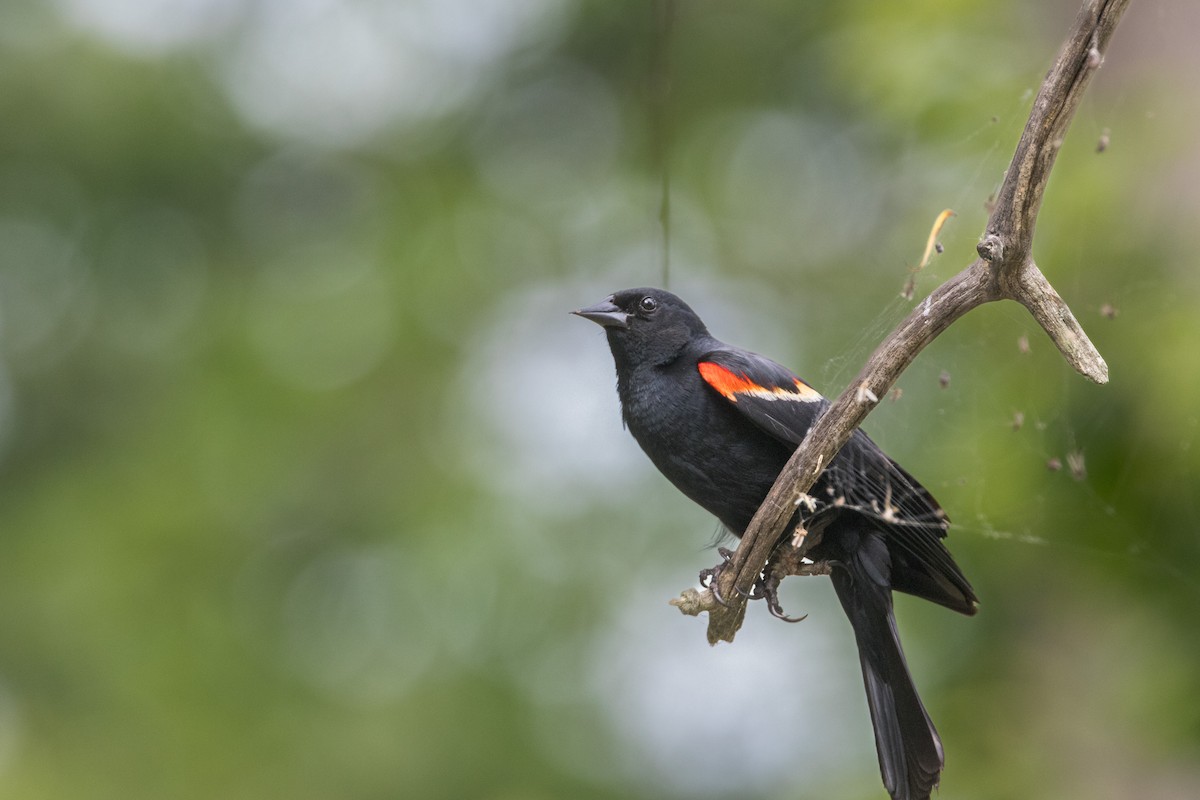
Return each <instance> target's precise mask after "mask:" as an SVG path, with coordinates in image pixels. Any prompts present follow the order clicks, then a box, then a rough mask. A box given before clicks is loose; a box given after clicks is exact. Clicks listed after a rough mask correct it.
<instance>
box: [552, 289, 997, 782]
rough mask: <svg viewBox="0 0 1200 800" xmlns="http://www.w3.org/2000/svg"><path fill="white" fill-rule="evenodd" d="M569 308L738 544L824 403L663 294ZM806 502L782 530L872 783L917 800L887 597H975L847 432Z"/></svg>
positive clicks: (910, 715) (919, 730) (916, 770)
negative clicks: (857, 715)
mask: <svg viewBox="0 0 1200 800" xmlns="http://www.w3.org/2000/svg"><path fill="white" fill-rule="evenodd" d="M574 313H575V314H578V315H579V316H581V317H584V318H586V319H590V320H592V321H593V322H596V323H599V324H600V325H602V326H604V330H605V332H606V334H607V335H608V344H609V348H610V349H611V350H612V354H613V360H614V361H615V362H616V367H617V394H618V396H619V397H620V400H621V413H622V416H623V417H624V420H625V425H626V427H627V428H628V429H629V431H630V433H632V434H633V437H634V438H635V439H637V442H638V444H640V445H641V447H642V449H643V450H644V451H645V452H646V455H648V456H650V460H651V461H653V462H654V465H655V466H656V467H658V469H659V470H660V471H661V472H662V473H663V475H665V476H666V477H667V479H668V480H670V481H671V483H673V484H675V487H676V488H678V489H679V490H680V491H681V492H683V493H684V494H685V495H687V496H688V497H690V498H691V499H692V500H694V501H695V502H697V503H699V504H700V505H701V506H702V507H704V508H705V509H706V510H708V511H709V512H711V513H712V514H714V515H715V516H716V517H717V519H719V520H720V521H721V523H722V524H723V525H724V526H725V527H726V528H728V529H729V531H730V532H732V533H733V534H734V535H735V536H741V535H742V533H743V531H745V529H746V527H747V526H748V525H749V524H750V519H751V518H752V517H753V516H754V513H755V511H756V510H757V509H758V506H759V504H760V503H761V502H762V500H763V498H764V497H766V495H767V492H768V491H770V489H771V486H772V485H773V484H774V482H775V478H776V477H777V476H778V475H779V472H780V471H781V470H782V469H783V466H784V464H785V463H786V462H787V460H788V458H789V457H790V456H791V454H792V452H793V451H794V450H795V449H796V447H797V446H798V445H799V444H800V441H801V440H802V439H803V438H804V435H805V434H806V433H807V432H808V428H809V426H810V425H812V423H813V422H814V421H815V420H816V419H817V417H818V416H819V415H820V414H821V413H822V411H823V410H824V409H825V408H827V407H828V405H829V403H828V401H827V400H825V399H824V398H823V397H821V395H820V394H819V393H818V392H817V391H816V390H815V389H813V388H812V387H810V386H809V385H808V384H806V383H805V382H804V381H802V380H800V379H799V378H797V377H796V376H795V375H793V374H792V373H791V372H790V371H788V370H787V369H785V368H784V367H782V366H780V365H779V364H776V363H775V362H773V361H770V360H768V359H766V358H763V357H762V356H759V355H756V354H754V353H751V352H748V351H746V350H741V349H739V348H736V347H731V346H730V345H727V344H724V343H723V342H720V341H718V340H716V339H714V338H713V337H712V336H711V335H709V332H708V329H707V328H705V327H704V323H703V322H701V321H700V318H699V317H698V316H696V313H695V312H694V311H692V309H691V308H689V307H688V305H687V304H686V303H684V302H683V301H682V300H680V299H679V298H678V297H676V296H675V295H673V294H671V293H670V292H665V291H662V290H660V289H627V290H625V291H621V292H617V293H616V294H614V295H611V296H610V297H608V298H606V299H605V300H602V301H601V302H599V303H597V304H596V305H593V306H589V307H587V308H582V309H579V310H578V311H575V312H574ZM810 494H811V502H809V503H806V504H802V505H801V506H800V507H798V510H797V515H796V518H795V519H794V520H793V524H803V525H804V526H805V528H806V529H807V530H808V531H809V534H810V535H812V533H814V532H817V531H819V532H820V533H821V538H820V542H819V544H817V545H816V546H815V547H814V548H813V549H812V550H811V551H810V552H809V554H808V556H809V557H810V558H811V559H813V560H814V561H824V562H826V563H828V564H829V565H830V566H831V567H832V569H831V572H830V579H831V580H832V582H833V588H834V590H835V591H836V592H837V596H838V600H840V601H841V604H842V608H843V609H844V610H845V612H846V616H847V617H849V618H850V624H851V625H852V626H853V628H854V638H855V640H856V641H857V643H858V653H859V659H860V661H861V662H862V673H863V680H864V682H865V684H866V689H867V702H868V705H869V706H870V710H871V721H872V723H873V724H874V728H875V745H876V748H877V750H878V752H879V768H880V772H881V773H882V775H883V783H884V786H885V787H886V788H887V790H888V793H889V794H890V795H891V796H892V797H893V798H895V800H918V799H919V798H928V797H929V795H930V792H931V791H932V790H933V788H934V787H936V786H937V784H938V780H939V777H940V775H941V771H942V766H943V763H944V759H943V755H942V743H941V739H940V738H939V737H938V734H937V731H936V730H935V729H934V727H933V722H932V721H930V719H929V715H928V714H927V713H926V711H925V707H924V706H923V705H922V704H921V699H920V697H918V696H917V690H916V687H915V686H914V685H913V681H912V677H911V676H910V675H909V674H908V667H907V665H906V664H905V661H904V653H903V651H902V650H901V648H900V639H899V637H898V635H897V632H896V621H895V618H894V617H893V615H892V590H893V589H895V590H898V591H901V592H907V593H909V594H913V595H916V596H918V597H923V598H925V599H927V600H931V601H933V602H935V603H939V604H941V605H944V606H946V607H947V608H951V609H953V610H955V611H958V612H960V613H963V614H974V613H975V605H976V603H977V598H976V597H975V593H974V591H973V590H972V589H971V585H970V584H969V583H968V582H967V579H966V578H965V577H963V574H962V572H961V571H960V570H959V568H958V566H957V565H956V564H955V563H954V560H953V559H952V558H951V556H950V553H949V551H947V550H946V547H945V545H943V544H942V539H943V538H945V536H946V528H947V526H948V524H949V523H948V520H947V519H946V515H945V514H944V513H943V512H942V509H941V507H939V506H938V504H937V501H936V500H934V499H933V496H932V495H930V494H929V492H928V491H926V489H925V488H924V487H923V486H921V484H919V483H918V482H917V481H916V479H915V478H913V477H912V476H911V475H909V474H908V473H907V472H905V471H904V470H903V469H902V468H901V467H900V466H899V465H898V464H896V462H894V461H892V459H890V458H889V457H888V456H887V455H885V454H884V452H883V451H882V450H880V449H879V447H878V446H877V445H876V444H875V443H874V442H872V441H871V439H870V438H868V437H867V435H866V434H865V433H863V432H862V431H861V430H858V431H855V432H854V436H853V437H852V438H851V439H850V441H849V442H848V443H847V444H846V446H845V447H844V448H842V451H841V453H839V454H838V456H837V458H835V459H834V460H833V462H832V463H831V464H830V465H829V467H827V468H826V470H825V471H824V473H823V474H822V475H821V477H820V478H819V479H818V481H817V482H816V484H815V485H814V487H813V489H812V490H811V491H810ZM790 530H791V527H789V528H788V529H786V531H790ZM785 538H787V533H786V532H785V535H784V538H781V542H782V541H783V540H784V539H785Z"/></svg>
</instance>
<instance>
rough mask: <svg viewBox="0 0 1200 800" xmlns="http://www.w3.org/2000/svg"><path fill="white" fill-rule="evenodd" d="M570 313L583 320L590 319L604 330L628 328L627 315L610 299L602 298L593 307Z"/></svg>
mask: <svg viewBox="0 0 1200 800" xmlns="http://www.w3.org/2000/svg"><path fill="white" fill-rule="evenodd" d="M571 313H572V314H575V315H576V316H580V317H583V318H584V319H590V320H591V321H592V322H594V323H596V324H597V325H600V326H603V327H605V328H628V327H629V315H628V314H626V313H625V312H624V311H622V310H621V309H620V308H619V307H618V306H617V305H616V304H615V303H613V301H612V298H611V297H606V298H604V299H603V300H601V301H600V302H599V303H596V305H594V306H588V307H587V308H581V309H579V310H578V311H572V312H571Z"/></svg>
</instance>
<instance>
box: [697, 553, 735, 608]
mask: <svg viewBox="0 0 1200 800" xmlns="http://www.w3.org/2000/svg"><path fill="white" fill-rule="evenodd" d="M717 555H719V556H721V563H720V564H717V565H716V566H715V567H710V568H708V569H702V570H700V585H701V586H703V587H704V588H705V589H708V590H709V591H710V592H712V596H713V599H714V600H716V601H717V602H718V603H720V604H721V605H723V606H725V607H726V608H731V605H730V604H729V603H728V602H727V601H726V600H725V598H724V597H722V596H721V587H720V580H719V579H720V577H721V573H722V572H724V571H725V568H726V567H727V566H729V560H730V559H731V558H733V551H732V550H730V549H729V548H728V547H718V548H717Z"/></svg>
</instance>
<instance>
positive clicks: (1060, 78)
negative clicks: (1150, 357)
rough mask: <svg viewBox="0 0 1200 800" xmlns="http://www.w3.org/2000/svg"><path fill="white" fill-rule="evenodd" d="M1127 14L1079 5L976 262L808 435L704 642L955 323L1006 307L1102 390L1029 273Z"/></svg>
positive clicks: (1083, 340) (1097, 362)
mask: <svg viewBox="0 0 1200 800" xmlns="http://www.w3.org/2000/svg"><path fill="white" fill-rule="evenodd" d="M1128 5H1129V0H1085V2H1084V4H1083V7H1082V8H1081V9H1080V11H1079V14H1078V16H1077V17H1076V18H1075V22H1074V24H1073V25H1072V28H1071V31H1070V33H1069V34H1068V35H1067V38H1066V40H1065V41H1064V42H1063V45H1062V47H1061V49H1060V50H1059V53H1058V57H1057V58H1056V59H1055V61H1054V66H1052V67H1051V69H1050V71H1049V73H1047V75H1046V78H1045V80H1044V81H1043V82H1042V87H1041V89H1040V90H1039V91H1038V94H1037V98H1036V99H1035V100H1034V103H1033V109H1032V110H1031V111H1030V114H1029V121H1028V122H1027V123H1026V125H1025V130H1024V132H1023V133H1022V134H1021V139H1020V142H1019V143H1018V144H1017V149H1016V152H1015V154H1014V155H1013V160H1012V163H1011V164H1010V165H1009V167H1008V170H1007V171H1006V173H1005V176H1004V183H1003V185H1002V186H1001V188H1000V191H999V193H998V194H997V196H996V204H995V207H994V208H993V210H992V213H991V217H990V218H989V219H988V223H987V227H986V229H985V231H984V235H983V237H982V239H981V240H980V242H979V244H978V246H977V248H976V249H977V250H978V252H979V258H978V259H976V260H975V261H974V262H973V263H972V264H971V265H970V266H968V267H967V268H966V269H964V270H963V271H962V272H960V273H959V274H958V275H956V276H954V277H953V278H951V279H950V280H948V281H946V282H945V283H944V284H942V285H941V286H939V287H938V288H937V289H936V290H934V292H933V293H932V294H930V295H929V296H928V297H927V298H925V300H923V301H921V302H920V303H919V304H918V305H917V307H916V308H915V309H914V310H913V311H912V313H911V314H909V315H908V317H907V318H906V319H905V320H904V321H903V322H901V323H900V325H899V327H897V328H896V330H895V331H893V332H892V334H891V335H890V336H888V337H887V339H885V340H884V341H883V343H882V344H880V345H879V347H878V348H877V349H876V350H875V352H874V353H873V354H872V355H871V357H870V359H868V361H867V363H866V365H864V366H863V368H862V370H861V371H860V372H859V374H858V376H857V377H856V378H855V379H854V380H853V381H852V382H851V383H850V385H849V386H848V387H847V388H846V389H845V391H843V392H842V394H841V396H839V397H838V399H837V400H836V401H835V402H834V403H833V405H832V406H830V408H829V409H828V411H826V412H825V414H824V415H822V416H821V418H820V419H818V420H817V422H816V423H815V424H814V425H813V427H812V428H811V429H810V430H809V432H808V435H807V436H806V437H805V438H804V441H803V442H801V444H800V447H798V448H797V449H796V452H795V453H794V454H793V455H792V457H791V459H790V460H789V461H788V463H787V466H785V467H784V469H783V471H782V472H781V473H780V474H779V478H778V479H777V480H776V481H775V485H774V486H773V487H772V489H771V491H770V493H769V494H768V495H767V497H766V499H765V500H763V503H762V505H761V506H760V507H759V509H758V512H757V513H756V514H755V515H754V519H753V520H752V521H751V523H750V526H749V527H748V528H747V529H746V531H745V533H744V534H743V535H742V540H741V542H739V544H738V547H737V550H735V551H734V553H733V557H732V558H731V559H730V561H729V564H728V565H727V566H726V568H724V569H723V570H722V571H721V572H720V574H719V575H718V577H717V584H718V586H717V588H718V590H719V591H720V593H721V596H722V597H724V598H726V599H727V600H728V602H729V603H730V606H729V607H724V606H721V605H718V604H716V603H715V600H712V598H711V597H710V598H708V599H707V600H708V601H711V602H707V601H706V599H705V598H704V595H705V594H706V593H707V594H711V592H698V593H696V594H697V597H698V598H699V602H700V605H701V606H702V608H701V610H707V611H709V622H708V640H709V642H711V643H716V642H718V641H733V637H734V634H736V633H737V631H738V629H739V628H740V627H741V624H742V619H743V618H744V616H745V600H744V599H743V598H744V596H745V594H747V593H748V592H749V591H750V589H751V587H752V586H753V585H754V583H755V581H756V579H757V578H758V575H759V574H760V573H761V572H762V570H763V567H764V566H765V565H766V564H767V561H768V559H769V557H770V556H771V552H772V550H773V549H774V547H775V543H776V542H778V541H779V539H780V536H781V535H782V533H783V530H784V527H785V526H786V525H787V524H788V522H789V520H790V519H791V518H792V515H793V514H794V513H795V510H796V501H797V498H799V497H801V496H803V495H804V494H805V493H806V492H807V491H808V490H809V489H810V488H811V487H812V485H813V483H814V482H815V481H816V479H817V477H818V476H819V475H820V474H821V470H822V469H823V468H824V466H825V465H826V464H829V463H830V462H831V461H832V460H833V459H834V457H835V456H836V455H837V453H838V451H839V450H841V448H842V446H843V445H844V444H845V443H846V442H847V441H848V440H849V438H850V436H851V434H852V433H853V432H854V429H855V428H857V427H858V426H859V425H860V424H862V421H863V420H864V419H865V418H866V416H867V414H869V413H870V411H871V409H872V408H874V407H875V406H876V405H877V404H878V402H879V398H882V397H884V396H886V395H887V393H888V391H889V390H890V389H891V387H892V385H893V384H894V383H895V382H896V380H897V378H899V377H900V374H901V373H902V372H903V371H904V370H905V369H906V368H907V367H908V365H909V364H911V363H912V361H913V359H915V358H916V357H917V354H918V353H920V352H921V350H923V349H924V348H925V346H926V345H927V344H929V343H930V342H932V341H933V340H934V339H935V338H936V337H937V336H938V335H939V334H941V332H942V331H944V330H946V328H948V327H949V326H950V325H951V324H952V323H953V322H954V321H955V320H957V319H958V318H959V317H961V316H962V315H963V314H965V313H967V312H968V311H970V310H971V309H973V308H975V307H977V306H980V305H983V304H984V303H990V302H993V301H995V300H1004V299H1008V300H1015V301H1017V302H1018V303H1020V304H1021V305H1023V306H1025V307H1026V308H1027V309H1029V312H1030V313H1031V314H1032V315H1033V317H1034V319H1035V320H1037V322H1038V324H1039V325H1041V326H1042V328H1043V329H1044V330H1045V331H1046V334H1047V335H1048V336H1049V337H1050V339H1051V340H1052V341H1053V342H1054V343H1055V345H1057V346H1058V349H1059V350H1060V351H1061V352H1062V354H1063V356H1064V357H1065V358H1066V359H1067V361H1068V363H1070V364H1071V366H1072V367H1074V368H1075V369H1076V370H1077V371H1079V372H1080V373H1081V374H1083V375H1084V376H1085V377H1087V378H1089V379H1091V380H1093V381H1095V382H1096V383H1105V382H1107V381H1108V366H1107V365H1106V364H1105V363H1104V359H1103V358H1101V356H1100V354H1099V352H1097V350H1096V348H1095V346H1093V345H1092V343H1091V341H1090V340H1089V339H1088V338H1087V335H1086V334H1085V333H1084V332H1083V328H1082V327H1080V325H1079V323H1078V322H1077V321H1076V319H1075V316H1074V315H1073V314H1072V313H1071V310H1070V309H1069V308H1068V307H1067V304H1066V303H1065V302H1064V301H1063V300H1062V298H1061V297H1059V295H1058V293H1057V292H1056V291H1055V290H1054V287H1052V286H1051V285H1050V282H1049V281H1048V280H1046V277H1045V276H1044V275H1043V274H1042V273H1041V271H1040V270H1039V269H1038V267H1037V265H1036V264H1035V263H1034V261H1033V257H1032V252H1033V233H1034V228H1035V225H1036V223H1037V216H1038V211H1039V209H1040V208H1041V205H1042V196H1043V194H1044V193H1045V189H1046V182H1047V180H1048V179H1049V177H1050V171H1051V169H1052V168H1053V166H1054V160H1055V158H1056V157H1057V155H1058V151H1059V149H1060V148H1061V146H1062V143H1063V139H1064V137H1065V136H1066V132H1067V128H1068V126H1069V125H1070V123H1071V119H1072V117H1073V116H1074V114H1075V109H1076V108H1077V107H1078V105H1079V101H1080V99H1081V98H1082V96H1083V92H1084V89H1085V88H1086V87H1087V84H1088V82H1089V80H1090V79H1091V76H1092V75H1093V74H1094V73H1095V71H1096V69H1097V68H1098V67H1099V66H1100V64H1101V63H1102V62H1103V60H1104V52H1105V50H1106V49H1107V47H1108V43H1109V40H1110V39H1111V38H1112V34H1113V31H1114V30H1115V29H1116V26H1117V23H1118V22H1119V21H1120V19H1121V15H1122V14H1123V13H1124V12H1125V9H1126V7H1127V6H1128ZM785 546H786V545H785ZM689 592H695V590H689ZM681 600H682V598H681ZM681 610H683V609H682V606H681ZM685 613H686V612H685Z"/></svg>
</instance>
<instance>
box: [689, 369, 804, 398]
mask: <svg viewBox="0 0 1200 800" xmlns="http://www.w3.org/2000/svg"><path fill="white" fill-rule="evenodd" d="M699 369H700V377H702V378H704V380H705V382H706V383H707V384H708V385H709V386H711V387H713V388H714V389H716V390H717V391H718V392H720V393H721V394H722V395H723V396H724V397H725V398H726V399H727V400H729V401H730V402H733V403H736V402H737V401H738V396H739V395H742V396H750V397H757V398H760V399H762V400H799V401H800V402H802V403H815V402H816V401H818V400H820V399H821V393H820V392H818V391H817V390H816V389H814V388H812V387H811V386H809V385H808V384H807V383H805V382H804V381H802V380H800V379H799V378H796V379H795V388H794V389H793V388H788V387H784V386H776V387H773V388H768V387H766V386H762V385H760V384H757V383H755V382H754V381H752V380H750V379H749V378H747V377H746V376H745V374H743V373H739V372H734V371H733V370H731V369H727V368H726V367H723V366H721V365H720V364H714V363H713V362H711V361H701V362H700V365H699Z"/></svg>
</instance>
